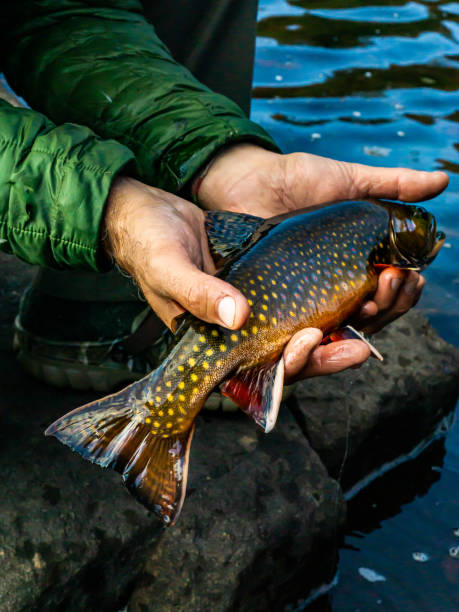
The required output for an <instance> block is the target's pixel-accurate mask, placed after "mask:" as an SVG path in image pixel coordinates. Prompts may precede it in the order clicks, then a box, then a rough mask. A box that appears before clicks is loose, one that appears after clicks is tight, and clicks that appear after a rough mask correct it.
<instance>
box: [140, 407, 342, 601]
mask: <svg viewBox="0 0 459 612" xmlns="http://www.w3.org/2000/svg"><path fill="white" fill-rule="evenodd" d="M247 425H248V423H247V422H246V420H243V419H240V418H239V416H236V417H232V418H230V417H229V416H227V417H225V418H215V417H213V418H212V419H209V418H208V417H204V418H203V419H201V422H200V425H199V431H198V435H197V439H196V440H195V441H194V442H193V451H192V454H193V455H194V456H193V457H192V459H193V471H192V474H191V476H192V477H191V482H190V488H191V491H192V492H191V495H190V496H189V498H188V499H187V501H186V504H185V508H184V511H183V514H182V516H181V517H180V520H179V522H178V523H177V525H176V526H175V527H174V528H173V529H170V530H168V531H167V533H166V534H165V535H164V537H163V539H162V540H161V543H160V545H159V546H157V547H155V548H154V549H153V550H152V552H151V554H150V557H149V559H148V562H147V563H146V566H145V574H144V576H143V577H142V580H141V582H140V584H139V585H138V587H137V589H136V590H135V592H134V594H133V596H132V598H131V601H130V604H129V607H128V610H129V612H148V611H153V610H154V611H155V612H169V611H170V610H225V611H227V610H228V611H229V610H237V611H238V612H245V611H247V612H249V611H250V612H257V611H258V610H259V611H265V610H277V609H279V610H280V609H282V607H283V605H284V604H286V603H287V602H289V601H292V600H293V599H296V598H298V597H300V596H303V595H304V594H305V590H306V591H308V590H309V589H311V588H312V587H317V586H319V585H320V584H321V583H323V582H324V581H325V582H330V581H331V580H332V578H333V575H334V573H335V571H336V546H337V544H338V538H339V536H340V526H341V525H342V520H343V518H344V513H343V505H342V501H341V497H340V493H339V490H338V488H337V484H336V482H335V481H334V480H331V479H330V478H329V477H328V475H327V473H326V471H325V470H324V468H323V466H322V464H321V463H320V461H319V460H318V458H317V455H316V454H315V453H314V452H313V451H312V450H311V448H310V446H309V444H308V443H307V441H306V440H305V439H304V437H303V436H302V435H301V432H300V430H299V428H298V426H297V425H296V423H295V422H294V420H293V418H292V416H291V415H290V414H289V412H288V411H287V410H284V411H283V413H282V415H281V417H280V419H279V421H278V425H277V426H276V429H275V431H273V432H272V433H271V434H269V435H268V436H266V435H265V434H263V433H258V432H257V431H256V430H255V429H254V428H252V427H248V426H247ZM209 451H211V452H209ZM268 577H269V578H268ZM306 584H307V587H306V589H305V585H306Z"/></svg>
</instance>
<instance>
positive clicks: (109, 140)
mask: <svg viewBox="0 0 459 612" xmlns="http://www.w3.org/2000/svg"><path fill="white" fill-rule="evenodd" d="M5 4H8V5H12V6H9V7H8V8H2V9H0V31H1V32H2V42H1V43H0V44H1V45H2V48H1V51H0V52H1V66H0V68H1V69H2V70H3V71H4V73H5V75H6V77H7V79H8V82H9V83H10V85H11V86H12V87H13V89H14V90H15V91H16V93H18V94H20V95H21V96H23V97H24V98H25V99H26V100H27V102H28V104H30V106H31V107H32V108H33V109H34V110H33V111H32V110H28V109H18V108H15V107H13V106H11V105H9V104H8V103H6V102H1V101H0V248H2V249H3V250H7V251H9V252H12V253H14V254H15V255H17V256H18V257H20V258H22V259H24V260H26V261H28V262H30V263H34V264H39V265H47V266H53V267H61V268H62V267H73V268H92V269H95V270H100V269H101V268H102V267H103V265H104V264H103V263H102V260H103V258H101V257H100V253H99V243H100V239H99V233H100V224H101V219H102V216H103V209H104V205H105V201H106V198H107V194H108V192H109V189H110V185H111V183H112V181H113V178H114V176H116V174H117V173H119V172H120V171H125V172H128V173H129V174H131V175H134V176H137V177H138V178H139V179H140V180H142V181H144V182H146V183H149V184H151V185H154V186H157V187H160V188H162V189H165V190H167V191H171V192H175V193H176V192H178V191H179V190H180V189H181V188H182V187H183V186H184V185H185V184H186V183H187V182H188V181H189V180H190V179H191V178H192V177H193V175H194V174H195V173H196V172H197V171H198V170H199V168H200V167H201V166H202V165H203V164H205V162H206V161H207V160H208V159H209V158H210V157H211V156H212V155H213V154H214V152H215V151H216V150H217V149H219V148H220V147H222V146H223V145H225V144H227V143H229V142H236V141H250V142H255V143H258V144H261V145H262V146H264V147H265V148H269V149H273V150H277V149H276V145H275V144H274V143H273V141H272V140H271V138H270V137H269V135H268V134H267V133H266V132H265V131H264V130H263V129H262V128H261V127H260V126H258V125H257V124H255V123H253V122H252V121H250V120H249V119H247V117H245V116H244V114H243V112H242V111H241V110H240V108H239V107H238V106H237V105H236V104H234V103H233V102H232V101H231V100H229V99H228V98H225V97H224V96H221V95H218V94H216V93H214V92H212V91H210V90H209V89H208V88H207V87H205V86H204V85H202V84H201V83H199V82H198V81H197V80H196V79H195V78H194V77H193V76H192V75H191V73H190V72H189V71H188V70H187V69H186V68H184V67H183V66H180V65H179V64H177V63H176V62H175V61H174V60H173V59H172V57H171V55H170V53H169V51H168V50H167V48H166V47H165V46H164V45H163V44H162V43H161V41H160V40H159V39H158V38H157V36H156V35H155V32H154V28H153V27H152V26H151V24H149V23H148V22H147V21H146V20H145V18H144V17H143V14H142V9H141V4H140V2H139V1H137V0H104V1H103V2H102V0H99V1H98V0H86V1H84V0H16V1H15V2H14V3H10V2H8V3H5ZM37 111H40V112H37ZM40 113H43V114H40ZM69 122H70V123H69ZM83 126H84V127H83ZM126 166H128V167H127V168H126Z"/></svg>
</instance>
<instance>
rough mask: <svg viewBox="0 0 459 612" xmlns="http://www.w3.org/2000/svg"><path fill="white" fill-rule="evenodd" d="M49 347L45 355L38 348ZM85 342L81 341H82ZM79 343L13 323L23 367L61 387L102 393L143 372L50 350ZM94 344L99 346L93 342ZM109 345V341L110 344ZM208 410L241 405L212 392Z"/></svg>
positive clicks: (234, 408) (15, 348)
mask: <svg viewBox="0 0 459 612" xmlns="http://www.w3.org/2000/svg"><path fill="white" fill-rule="evenodd" d="M84 344H85V349H86V350H87V349H88V348H90V347H91V343H89V342H88V343H84ZM40 345H41V346H43V347H49V349H48V350H47V351H46V353H48V354H46V355H44V354H43V353H42V352H40V350H38V348H37V347H39V346H40ZM81 345H82V344H81ZM81 345H80V344H76V343H75V344H71V343H65V342H56V341H53V342H52V343H51V342H47V341H46V339H45V338H38V337H37V336H35V335H34V334H31V333H30V332H27V331H26V330H25V329H24V328H23V327H22V326H21V324H20V322H19V318H18V317H16V320H15V322H14V334H13V351H14V352H15V353H16V358H17V360H18V361H19V363H20V364H21V365H22V366H23V368H24V369H25V370H26V371H27V372H28V373H29V374H30V375H31V376H33V377H34V378H36V379H37V380H40V381H42V382H45V383H46V384H48V385H51V386H53V387H58V388H60V389H64V388H67V389H75V390H78V391H90V390H93V391H99V392H103V393H109V392H113V391H114V390H116V389H117V388H120V387H121V386H122V385H127V384H130V383H132V382H134V381H136V380H139V378H142V377H143V376H144V375H145V374H144V373H137V372H133V371H132V370H129V369H128V368H123V367H122V365H121V364H120V363H118V362H115V361H112V360H110V359H107V360H105V361H104V362H103V363H100V364H89V363H88V364H85V363H82V362H80V361H76V360H65V359H63V358H62V359H52V358H51V357H50V356H49V353H52V351H53V350H54V351H55V350H56V349H57V350H59V348H61V349H63V350H64V351H65V350H66V349H68V348H71V349H76V348H77V347H79V346H81ZM93 346H94V347H97V348H99V347H100V346H104V345H102V344H101V345H99V344H96V343H94V344H93ZM109 346H110V344H107V347H109ZM204 409H205V410H210V411H213V412H215V411H219V410H221V411H224V412H236V411H237V410H239V408H238V406H236V404H234V403H233V402H232V401H231V400H229V399H228V398H226V397H223V396H222V395H220V394H219V393H212V394H211V395H210V397H209V399H208V400H207V402H206V404H205V406H204Z"/></svg>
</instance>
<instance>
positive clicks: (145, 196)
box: [105, 177, 369, 381]
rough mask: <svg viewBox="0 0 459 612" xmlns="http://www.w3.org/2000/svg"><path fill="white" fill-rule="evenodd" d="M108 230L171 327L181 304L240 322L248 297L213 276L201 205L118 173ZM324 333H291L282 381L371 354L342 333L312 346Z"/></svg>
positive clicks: (212, 318)
mask: <svg viewBox="0 0 459 612" xmlns="http://www.w3.org/2000/svg"><path fill="white" fill-rule="evenodd" d="M105 229H106V238H105V246H106V250H107V252H108V253H109V254H110V255H112V256H113V257H114V258H115V260H116V261H117V262H118V264H119V265H120V266H121V267H122V268H123V269H124V270H126V271H127V272H129V273H130V274H131V275H132V276H133V277H134V279H135V280H136V281H137V282H138V284H139V286H140V288H141V289H142V292H143V294H144V296H145V298H146V299H147V300H148V302H149V304H150V306H151V307H152V308H153V309H154V311H155V312H156V314H157V315H158V316H159V317H160V318H161V319H162V320H163V321H164V323H165V324H166V325H168V326H169V327H170V328H173V326H174V319H175V317H177V316H178V315H181V314H182V313H183V312H185V311H186V310H188V311H189V312H191V313H192V314H194V315H196V316H197V317H198V318H200V319H203V320H204V321H208V322H209V323H217V324H219V325H222V326H223V327H226V328H229V329H238V328H240V327H242V325H243V324H244V323H245V321H246V319H247V317H248V315H249V311H250V308H249V305H248V302H247V300H246V298H245V297H244V296H243V295H242V294H241V293H240V292H239V291H238V290H237V289H235V287H233V286H232V285H230V284H228V283H226V282H224V281H223V280H221V279H219V278H215V277H214V276H212V274H214V273H215V267H214V264H213V262H212V259H211V256H210V253H209V247H208V243H207V236H206V232H205V227H204V213H203V212H202V210H201V209H200V208H198V207H197V206H195V205H194V204H191V203H190V202H187V201H186V200H183V199H181V198H179V197H177V196H174V195H172V194H170V193H167V192H165V191H162V190H161V189H155V188H153V187H149V186H147V185H144V184H143V183H140V182H139V181H136V180H134V179H130V178H122V177H121V178H118V179H116V180H115V181H114V183H113V186H112V189H111V191H110V195H109V198H108V202H107V206H106V212H105ZM321 339H322V333H321V332H320V331H319V330H318V329H307V330H303V331H301V332H299V333H298V334H296V335H295V336H294V337H293V338H292V339H291V340H290V342H289V344H288V346H287V348H286V350H285V351H284V360H285V374H286V380H287V381H289V380H292V379H293V378H295V379H298V378H304V377H306V376H315V375H317V374H330V373H333V372H337V371H339V370H343V369H345V368H348V367H351V366H354V365H358V364H359V363H361V362H362V361H364V360H365V359H366V358H367V357H368V354H369V352H368V349H367V347H366V346H365V345H364V344H363V342H360V341H355V340H347V341H345V342H337V343H335V344H330V345H327V346H320V347H318V348H316V347H317V345H318V344H320V341H321ZM314 349H315V350H314ZM310 354H311V359H310V360H309V355H310ZM306 363H307V365H305V364H306Z"/></svg>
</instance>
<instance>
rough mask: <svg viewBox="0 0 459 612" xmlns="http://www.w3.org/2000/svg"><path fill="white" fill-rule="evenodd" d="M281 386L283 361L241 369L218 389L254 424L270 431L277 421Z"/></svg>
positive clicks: (281, 359) (282, 381)
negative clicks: (250, 418)
mask: <svg viewBox="0 0 459 612" xmlns="http://www.w3.org/2000/svg"><path fill="white" fill-rule="evenodd" d="M283 386H284V360H283V358H282V356H281V357H280V359H278V360H276V361H272V362H270V363H266V364H263V365H261V366H259V367H257V368H251V369H248V370H240V371H238V372H236V373H235V374H233V376H231V378H229V379H228V380H226V381H225V382H224V383H223V385H222V387H221V391H222V393H223V395H225V396H226V397H229V398H230V399H231V400H233V402H234V403H235V404H237V405H238V406H239V407H240V408H241V410H243V411H244V412H246V413H247V414H248V415H249V416H250V417H252V419H253V420H254V421H255V423H256V424H257V425H259V426H260V427H261V428H262V429H264V431H265V433H269V432H270V431H271V430H272V429H273V428H274V425H275V424H276V421H277V415H278V413H279V406H280V403H281V400H282V389H283Z"/></svg>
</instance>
